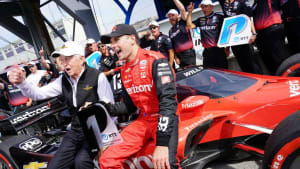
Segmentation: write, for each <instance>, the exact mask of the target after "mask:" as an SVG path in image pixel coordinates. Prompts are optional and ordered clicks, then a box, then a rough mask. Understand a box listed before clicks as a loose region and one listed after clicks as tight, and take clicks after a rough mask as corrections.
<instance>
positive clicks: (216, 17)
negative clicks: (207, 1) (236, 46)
mask: <svg viewBox="0 0 300 169" xmlns="http://www.w3.org/2000/svg"><path fill="white" fill-rule="evenodd" d="M223 19H224V16H223V15H221V14H219V13H215V12H213V13H212V14H210V15H209V16H203V17H200V18H198V19H196V20H195V21H193V23H194V24H195V25H196V27H199V28H200V35H201V43H202V46H203V47H204V48H211V47H217V44H218V39H219V35H220V32H221V28H222V24H223Z"/></svg>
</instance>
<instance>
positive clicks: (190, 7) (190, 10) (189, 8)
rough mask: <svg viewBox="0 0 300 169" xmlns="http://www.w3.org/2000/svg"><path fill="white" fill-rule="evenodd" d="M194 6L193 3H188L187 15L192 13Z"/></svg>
mask: <svg viewBox="0 0 300 169" xmlns="http://www.w3.org/2000/svg"><path fill="white" fill-rule="evenodd" d="M194 6H195V4H194V3H193V2H190V4H189V6H188V7H187V10H188V12H189V13H192V12H193V10H194Z"/></svg>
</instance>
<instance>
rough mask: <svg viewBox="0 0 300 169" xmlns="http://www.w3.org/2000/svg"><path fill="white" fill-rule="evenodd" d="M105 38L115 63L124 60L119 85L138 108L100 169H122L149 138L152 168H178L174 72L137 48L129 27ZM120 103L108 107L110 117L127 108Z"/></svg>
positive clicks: (104, 156) (157, 56) (160, 58)
mask: <svg viewBox="0 0 300 169" xmlns="http://www.w3.org/2000/svg"><path fill="white" fill-rule="evenodd" d="M104 37H105V36H104ZM106 39H107V40H109V41H110V43H111V47H112V48H113V49H114V51H115V53H116V54H117V56H118V57H119V60H125V61H126V63H125V65H123V67H122V68H121V79H122V84H123V87H124V89H125V90H126V92H127V94H128V95H129V96H130V98H131V101H132V102H133V104H134V105H135V106H136V107H137V108H138V109H139V117H138V118H137V120H135V121H134V122H132V123H131V124H130V125H129V126H128V127H126V128H125V129H124V130H123V131H122V132H121V136H122V138H123V140H124V141H123V142H122V143H121V144H116V145H113V146H111V147H109V148H108V149H107V150H106V151H104V153H103V154H102V156H101V157H100V160H99V163H100V167H101V169H107V168H110V169H111V168H122V162H123V161H125V160H126V159H128V158H129V157H130V156H132V155H133V154H135V153H137V152H138V151H140V150H141V149H142V147H143V146H144V145H145V144H146V143H147V142H148V141H149V140H151V139H154V140H156V147H155V149H154V152H153V166H154V168H155V169H162V168H168V169H170V168H172V169H175V168H178V165H177V164H176V163H177V159H176V152H177V140H178V139H177V137H178V129H177V126H178V118H177V116H176V109H177V101H176V89H175V82H174V72H173V71H172V69H171V67H170V64H169V62H168V60H167V59H166V57H164V56H163V55H162V54H160V53H158V52H154V51H149V50H144V49H142V48H140V46H139V44H138V36H137V33H136V30H135V29H134V28H133V27H132V26H129V25H126V24H119V25H116V26H115V27H113V30H112V32H111V34H109V35H108V36H106ZM103 40H104V38H102V39H101V41H102V42H103ZM109 41H108V42H106V43H109ZM120 104H122V103H119V104H114V105H110V106H109V107H110V108H109V109H110V110H111V112H112V114H113V115H118V113H122V112H123V113H124V112H126V111H127V110H128V108H129V109H130V108H131V106H130V105H128V104H127V105H126V104H125V102H124V103H123V105H122V106H121V105H120Z"/></svg>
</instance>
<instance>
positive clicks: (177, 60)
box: [175, 56, 180, 65]
mask: <svg viewBox="0 0 300 169" xmlns="http://www.w3.org/2000/svg"><path fill="white" fill-rule="evenodd" d="M175 62H176V63H177V65H180V59H179V58H178V57H176V56H175Z"/></svg>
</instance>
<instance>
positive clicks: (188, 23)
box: [186, 2, 196, 29]
mask: <svg viewBox="0 0 300 169" xmlns="http://www.w3.org/2000/svg"><path fill="white" fill-rule="evenodd" d="M187 9H188V15H187V19H186V26H187V27H188V28H189V29H193V28H196V25H195V24H194V23H193V22H192V12H193V10H194V3H192V2H191V3H190V4H189V6H188V8H187Z"/></svg>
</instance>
